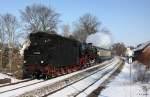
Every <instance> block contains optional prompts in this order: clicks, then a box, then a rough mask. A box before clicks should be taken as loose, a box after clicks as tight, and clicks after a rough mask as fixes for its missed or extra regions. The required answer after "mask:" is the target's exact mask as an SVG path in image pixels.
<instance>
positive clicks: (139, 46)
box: [133, 41, 150, 52]
mask: <svg viewBox="0 0 150 97" xmlns="http://www.w3.org/2000/svg"><path fill="white" fill-rule="evenodd" d="M148 45H150V41H148V42H145V43H142V44H139V45H138V46H137V47H136V48H135V49H134V50H133V51H134V52H135V51H140V50H143V49H144V48H146V47H147V46H148Z"/></svg>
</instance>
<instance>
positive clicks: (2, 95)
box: [0, 58, 118, 97]
mask: <svg viewBox="0 0 150 97" xmlns="http://www.w3.org/2000/svg"><path fill="white" fill-rule="evenodd" d="M112 60H113V62H112V63H111V64H113V63H115V62H117V60H118V58H114V59H112ZM109 62H111V60H110V61H107V62H104V63H103V64H108V63H109ZM103 64H100V65H103ZM95 67H99V65H95V66H93V67H90V68H87V69H84V70H81V71H77V72H74V73H71V74H67V75H64V76H60V77H57V78H54V79H51V80H47V81H44V82H40V83H37V84H34V83H36V82H38V81H39V80H33V81H30V82H25V83H19V84H16V85H12V86H6V87H1V88H0V97H10V96H18V95H22V94H24V93H26V92H29V91H33V90H36V89H37V91H38V89H39V88H41V87H45V86H47V85H50V84H53V83H55V82H57V81H61V80H63V79H65V78H68V77H70V76H73V75H76V74H78V73H81V72H85V71H86V70H88V69H92V68H95ZM28 84H34V85H31V86H29V85H28ZM22 86H27V87H22ZM20 87H21V89H19V88H20ZM16 88H17V89H16ZM9 90H11V91H9ZM5 91H8V92H5Z"/></svg>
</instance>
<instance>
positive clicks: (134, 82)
mask: <svg viewBox="0 0 150 97" xmlns="http://www.w3.org/2000/svg"><path fill="white" fill-rule="evenodd" d="M130 66H131V67H130ZM130 70H131V73H130ZM144 72H145V67H144V65H140V64H138V63H133V64H128V63H125V65H124V67H123V69H122V71H121V73H120V74H119V75H118V76H117V77H116V78H115V79H114V80H113V81H111V82H110V83H109V84H108V85H106V88H105V89H104V90H102V91H101V93H100V94H99V96H98V97H150V82H147V83H144V82H141V81H142V80H140V78H141V77H142V76H143V74H144Z"/></svg>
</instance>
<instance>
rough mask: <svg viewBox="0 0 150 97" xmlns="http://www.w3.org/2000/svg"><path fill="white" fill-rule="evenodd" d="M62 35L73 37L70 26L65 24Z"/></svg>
mask: <svg viewBox="0 0 150 97" xmlns="http://www.w3.org/2000/svg"><path fill="white" fill-rule="evenodd" d="M62 34H63V36H64V37H69V36H70V35H71V32H70V26H69V25H67V24H64V25H63V26H62Z"/></svg>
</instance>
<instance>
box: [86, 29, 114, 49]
mask: <svg viewBox="0 0 150 97" xmlns="http://www.w3.org/2000/svg"><path fill="white" fill-rule="evenodd" d="M86 43H92V44H93V45H94V46H98V47H101V48H105V49H109V48H110V46H111V45H112V35H111V34H110V33H107V32H98V33H95V34H91V35H90V36H88V37H87V39H86Z"/></svg>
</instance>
